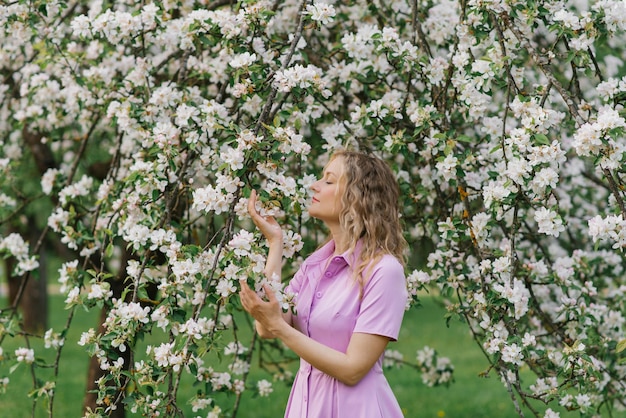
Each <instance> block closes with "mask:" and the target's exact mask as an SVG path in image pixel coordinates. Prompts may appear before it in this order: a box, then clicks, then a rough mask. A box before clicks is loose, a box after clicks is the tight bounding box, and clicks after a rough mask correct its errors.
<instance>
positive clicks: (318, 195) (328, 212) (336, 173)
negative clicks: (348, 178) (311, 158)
mask: <svg viewBox="0 0 626 418" xmlns="http://www.w3.org/2000/svg"><path fill="white" fill-rule="evenodd" d="M343 171H344V164H343V158H342V157H337V158H334V159H333V160H331V162H330V163H328V165H327V166H326V168H325V169H324V173H323V175H322V178H321V179H319V180H318V181H316V182H315V183H313V184H312V185H311V190H312V191H313V199H312V201H311V206H309V215H311V216H312V217H314V218H317V219H319V220H321V221H324V222H325V223H326V224H333V223H339V213H340V211H341V196H342V195H343V191H344V177H343Z"/></svg>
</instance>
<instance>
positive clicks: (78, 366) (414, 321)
mask: <svg viewBox="0 0 626 418" xmlns="http://www.w3.org/2000/svg"><path fill="white" fill-rule="evenodd" d="M0 303H1V305H0V306H5V303H6V302H5V301H4V300H0ZM62 303H63V302H62V299H61V298H60V297H53V298H52V300H51V314H50V322H51V326H53V327H54V328H55V330H58V329H60V328H61V324H62V323H64V321H65V319H66V316H67V313H66V311H64V310H63V307H62ZM422 303H423V306H422V307H420V308H417V309H413V310H411V311H410V312H408V313H407V315H406V317H405V322H404V326H403V329H402V331H401V335H400V339H399V342H397V343H393V344H392V345H391V347H390V348H392V349H395V350H398V351H400V352H401V353H403V354H404V358H405V359H406V360H408V361H412V360H413V359H414V357H415V352H416V350H418V349H421V348H423V347H424V346H425V345H428V346H430V347H432V348H434V349H435V350H437V351H438V353H439V355H441V356H444V357H449V358H450V359H451V360H452V363H453V364H454V366H455V383H453V384H452V385H451V386H450V387H449V388H446V387H437V388H430V387H427V386H426V385H424V384H423V383H422V382H421V378H420V375H419V373H418V372H417V371H415V370H413V369H411V368H409V367H403V368H399V369H395V368H394V369H391V370H388V371H387V372H386V376H387V378H388V380H389V383H390V384H391V386H392V388H393V390H394V392H395V394H396V396H397V398H398V401H399V403H400V405H401V407H402V408H403V410H404V411H405V416H407V417H411V418H442V417H445V418H508V417H511V418H514V417H517V416H518V415H517V414H516V413H515V410H514V407H513V404H512V402H511V400H510V398H509V395H508V393H507V392H506V390H505V388H504V386H503V385H502V384H501V383H500V381H499V379H497V378H496V377H490V378H483V377H479V373H480V372H482V371H485V369H486V368H487V362H486V360H485V359H484V357H483V355H482V353H481V351H480V350H479V348H478V347H477V346H476V345H475V343H474V342H473V341H472V339H471V337H470V336H469V334H468V332H467V330H466V328H465V327H464V326H463V324H461V323H458V322H455V321H451V324H450V327H449V328H448V327H446V326H445V321H444V319H443V315H444V312H445V311H444V309H443V308H442V307H440V306H439V305H438V304H437V303H436V301H434V300H433V299H431V298H429V297H426V298H424V299H423V301H422ZM95 326H96V313H95V312H91V313H88V314H86V313H85V312H83V311H80V312H77V316H76V318H75V322H74V324H73V327H72V329H73V331H71V332H70V335H68V337H67V340H66V344H65V347H64V351H63V355H62V358H61V364H60V368H61V370H60V373H59V374H60V381H59V382H58V385H57V395H56V397H55V404H54V416H55V417H61V418H66V417H80V416H81V407H82V400H83V394H84V391H85V381H86V370H87V365H88V357H87V355H86V353H84V352H83V350H82V347H80V346H78V345H77V344H76V341H77V340H78V338H79V337H80V332H82V331H83V330H85V329H87V328H89V327H95ZM155 338H157V336H155ZM244 341H245V339H244ZM151 343H152V344H154V343H157V344H158V343H159V342H158V341H156V340H155V341H152V342H151ZM20 345H23V341H17V342H16V341H13V340H11V339H7V340H5V342H4V343H3V349H4V350H5V352H11V351H12V350H14V349H15V348H16V347H17V346H20ZM33 348H35V352H36V354H41V353H45V352H46V351H51V350H43V349H42V348H41V344H40V342H38V341H37V342H36V344H33ZM293 367H294V369H295V368H296V367H297V365H296V364H294V365H293ZM8 373H9V371H8V368H7V366H6V365H0V376H6V375H8ZM251 375H252V378H253V379H256V378H267V379H268V380H271V377H269V376H266V374H265V372H263V371H261V370H258V369H254V368H253V370H252V371H251ZM9 377H10V379H11V383H10V384H9V386H8V390H7V393H5V394H2V395H0V416H2V417H6V418H21V417H30V416H32V403H31V400H30V399H29V398H28V397H27V395H26V393H27V392H28V391H29V390H30V388H32V378H31V376H30V372H29V370H28V369H27V368H26V367H25V365H23V364H22V365H21V366H20V367H19V368H18V369H17V370H16V371H15V372H13V373H12V374H10V375H9ZM181 392H184V393H185V392H186V393H193V387H192V382H191V381H190V379H189V380H187V381H183V382H182V385H181ZM288 394H289V387H288V385H285V384H282V383H275V384H274V393H273V394H272V395H271V396H270V397H268V398H259V397H253V396H252V394H250V395H247V396H244V398H243V399H242V404H241V406H240V409H239V411H240V412H239V414H238V417H242V418H247V417H250V418H277V417H282V413H283V409H284V405H285V402H286V400H287V397H288ZM216 398H219V397H218V396H216ZM226 404H232V402H227V403H226ZM45 407H46V406H45V405H43V404H41V403H40V404H39V405H38V406H37V408H36V411H35V413H34V416H36V417H44V416H47V414H46V412H45ZM185 409H186V410H185V416H189V417H193V416H197V415H200V414H193V413H192V411H191V407H190V406H188V405H185ZM200 412H201V411H200ZM525 414H526V416H527V417H528V416H531V414H529V412H528V411H525ZM205 416H206V412H205ZM576 416H578V414H574V413H564V412H563V411H561V417H562V418H566V417H567V418H570V417H571V418H573V417H576ZM346 418H352V417H346Z"/></svg>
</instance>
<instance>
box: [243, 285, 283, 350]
mask: <svg viewBox="0 0 626 418" xmlns="http://www.w3.org/2000/svg"><path fill="white" fill-rule="evenodd" d="M239 283H240V285H241V290H240V291H239V298H240V299H241V305H242V306H243V308H244V309H245V310H246V311H247V312H248V313H249V314H250V315H252V317H253V318H254V319H255V321H256V328H257V331H258V332H259V335H260V336H261V337H263V338H274V335H275V331H276V330H278V329H279V328H280V327H281V326H284V325H287V323H286V322H285V319H284V318H283V313H282V310H281V308H280V304H279V303H278V300H277V299H276V295H275V294H274V291H273V290H272V289H271V288H270V287H269V286H268V285H265V286H263V289H264V290H265V295H266V296H267V301H264V300H263V299H261V298H260V297H259V295H257V294H256V292H254V291H253V290H252V289H251V288H250V286H248V284H247V283H246V281H245V280H240V281H239Z"/></svg>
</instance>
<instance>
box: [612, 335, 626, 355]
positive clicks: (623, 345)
mask: <svg viewBox="0 0 626 418" xmlns="http://www.w3.org/2000/svg"><path fill="white" fill-rule="evenodd" d="M624 350H626V338H625V339H623V340H620V342H618V343H617V347H615V352H616V353H621V352H622V351H624Z"/></svg>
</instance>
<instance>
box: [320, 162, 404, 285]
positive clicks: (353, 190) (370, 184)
mask: <svg viewBox="0 0 626 418" xmlns="http://www.w3.org/2000/svg"><path fill="white" fill-rule="evenodd" d="M336 158H341V159H342V160H343V161H342V162H343V166H344V170H343V174H342V175H341V177H343V178H342V181H343V183H344V192H343V195H342V196H341V210H340V214H339V222H340V225H341V227H342V229H343V230H344V231H345V233H346V236H347V238H348V243H347V244H348V250H349V251H354V249H355V248H356V245H357V243H358V242H359V240H360V241H361V242H362V247H361V253H360V259H359V260H358V262H357V265H356V268H355V272H354V273H355V277H356V279H357V280H358V282H359V284H360V286H361V290H362V289H363V286H364V285H365V281H366V280H367V277H368V276H369V272H366V271H365V270H366V269H367V268H368V267H369V268H373V267H374V266H375V265H376V263H377V262H378V261H379V260H380V258H381V257H382V256H383V255H385V254H391V255H393V256H394V257H396V258H397V259H398V261H400V263H402V264H403V265H404V263H405V249H406V246H407V243H406V240H405V239H404V236H403V234H402V225H401V222H400V208H399V198H400V189H399V186H398V182H397V180H396V177H395V175H394V173H393V171H392V170H391V168H390V167H389V166H388V165H387V163H385V162H384V161H383V160H381V159H380V158H378V157H376V156H374V155H371V154H366V153H363V152H358V151H349V150H339V151H336V152H334V153H333V155H332V156H331V158H330V161H333V160H335V159H336Z"/></svg>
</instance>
